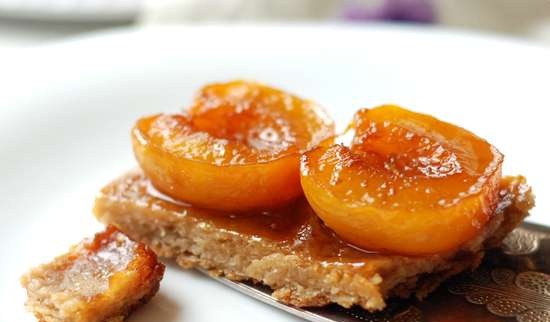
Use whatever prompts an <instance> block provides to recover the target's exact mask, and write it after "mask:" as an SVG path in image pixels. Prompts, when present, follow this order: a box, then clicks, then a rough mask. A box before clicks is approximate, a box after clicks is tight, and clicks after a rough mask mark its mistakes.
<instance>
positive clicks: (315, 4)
mask: <svg viewBox="0 0 550 322" xmlns="http://www.w3.org/2000/svg"><path fill="white" fill-rule="evenodd" d="M304 21H307V22H312V21H324V22H333V23H334V22H358V23H361V22H372V21H394V22H395V21H399V22H405V23H421V24H437V25H442V26H449V27H453V28H461V29H469V30H478V31H490V32H496V33H501V34H507V35H512V36H515V37H519V38H524V39H533V40H536V41H540V42H545V43H550V0H0V49H3V48H18V47H25V46H33V45H39V44H43V43H46V42H50V41H55V40H61V39H63V38H66V37H70V36H76V35H79V34H83V33H86V32H91V31H98V30H102V29H109V28H112V27H120V26H129V25H138V26H149V25H153V24H174V23H193V24H201V23H219V22H235V23H242V22H265V23H269V22H304Z"/></svg>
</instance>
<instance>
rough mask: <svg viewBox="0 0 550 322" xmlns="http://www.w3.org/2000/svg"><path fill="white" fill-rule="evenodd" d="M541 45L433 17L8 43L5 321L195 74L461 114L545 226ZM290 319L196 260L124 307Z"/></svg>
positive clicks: (2, 178)
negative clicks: (201, 270) (143, 123)
mask: <svg viewBox="0 0 550 322" xmlns="http://www.w3.org/2000/svg"><path fill="white" fill-rule="evenodd" d="M549 57H550V49H547V48H542V47H538V46H535V45H529V44H524V43H521V42H519V41H512V40H507V39H498V38H494V37H488V36H476V35H469V34H463V33H457V32H450V31H442V30H437V29H424V28H419V27H397V26H381V25H371V26H365V27H359V26H287V27H276V26H264V27H254V26H209V27H203V28H191V27H168V28H160V29H145V30H121V31H115V32H112V33H108V34H97V35H92V36H89V37H86V38H82V39H76V40H72V41H67V42H63V43H59V44H55V45H52V46H48V47H44V48H40V49H33V50H29V51H24V52H19V53H17V54H15V55H13V56H6V55H4V56H3V57H2V61H1V62H0V71H1V72H0V153H1V154H0V196H1V202H0V216H1V217H0V218H1V224H0V261H1V265H0V285H1V287H0V303H2V310H0V321H33V318H32V316H31V315H30V314H28V313H25V311H24V308H23V302H24V298H25V296H24V291H23V289H22V288H21V287H20V286H19V283H18V278H19V276H20V275H21V274H22V273H23V272H25V271H26V270H27V269H28V268H29V267H30V266H31V265H36V264H38V263H40V262H43V261H47V260H49V259H50V258H51V257H53V256H55V255H56V254H59V253H61V252H63V251H65V250H66V249H67V248H68V246H69V245H70V244H72V243H74V242H77V241H79V240H80V239H81V238H82V237H83V236H85V235H90V234H92V233H93V232H94V231H96V230H98V229H100V228H101V226H100V225H99V224H98V223H96V221H95V219H94V218H93V216H92V214H91V207H92V204H93V200H94V195H95V194H96V192H97V191H98V189H99V188H100V187H101V186H102V185H104V184H106V183H107V182H109V180H111V179H113V178H115V177H116V176H118V175H120V174H121V173H123V172H124V171H126V170H128V169H131V168H134V167H135V166H136V163H135V161H134V159H133V156H132V153H131V149H130V142H129V130H130V128H131V126H132V124H133V122H134V121H135V120H136V119H137V118H138V117H139V116H142V115H146V114H152V113H157V112H161V111H177V110H178V109H180V108H182V107H184V106H185V105H186V104H187V103H188V102H189V100H190V98H191V96H192V94H193V92H194V91H195V90H196V89H197V88H198V87H199V86H201V85H202V84H205V83H207V82H212V81H220V80H228V79H232V78H250V79H256V80H260V81H263V82H266V83H269V84H273V85H275V86H279V87H282V88H284V89H287V90H289V91H292V92H295V93H298V94H300V95H302V96H304V97H309V98H313V99H315V100H316V101H318V102H320V103H321V104H323V105H324V106H326V107H327V109H328V110H329V111H330V113H331V114H332V116H333V117H334V118H335V119H336V120H337V122H339V125H340V127H342V126H343V125H344V124H345V123H346V122H348V121H349V120H350V118H351V116H352V113H353V111H354V110H356V109H357V108H359V107H364V106H374V105H377V104H382V103H388V102H393V103H398V104H401V105H403V106H406V107H409V108H411V109H415V110H417V111H422V112H427V113H431V114H433V115H436V116H438V117H439V118H442V119H444V120H448V121H451V122H454V123H456V124H460V125H461V126H464V127H466V128H468V129H470V130H472V131H474V132H475V133H477V134H479V135H480V136H482V137H485V138H487V139H488V140H489V141H490V142H492V143H493V144H495V145H496V146H497V147H499V149H500V150H501V151H502V152H503V153H504V154H506V164H505V172H506V173H510V174H516V173H522V174H525V175H526V176H527V177H528V178H529V180H530V182H531V183H532V185H533V186H534V187H535V191H536V192H537V195H538V196H539V198H538V200H537V203H538V205H537V207H536V209H535V210H534V211H533V212H532V216H531V217H530V220H531V221H534V222H537V223H542V224H547V225H549V224H550V220H549V219H548V213H549V212H550V201H549V199H548V198H547V196H549V195H550V190H549V188H548V182H550V174H549V171H548V164H550V159H549V152H548V147H549V144H548V142H547V141H548V137H549V136H548V128H549V124H548V122H549V118H548V117H547V116H546V114H545V113H546V111H545V109H548V107H550V92H549V90H548V89H549V84H550V79H549V78H550V59H549ZM221 319H223V320H224V321H258V320H262V321H283V320H294V319H296V318H294V317H292V316H290V315H288V314H286V313H283V312H279V311H277V310H276V309H273V308H271V307H269V306H267V305H265V304H262V303H259V302H256V301H254V300H252V299H249V298H247V297H245V296H243V295H241V294H238V293H237V292H235V291H233V290H231V289H229V288H227V287H225V286H223V285H221V284H219V283H217V282H215V281H212V280H210V279H208V278H207V277H204V276H202V275H200V274H198V273H196V272H193V271H187V272H183V271H179V270H177V269H175V268H174V267H169V269H168V270H167V272H166V277H165V279H164V281H163V283H162V287H161V290H160V293H159V295H158V296H156V297H155V298H154V299H153V301H152V302H151V303H150V304H149V305H147V306H146V307H144V308H142V309H140V310H139V312H138V313H136V314H134V315H133V316H132V318H131V319H130V320H131V321H134V322H136V321H153V320H154V321H166V322H176V321H194V322H200V321H214V320H221Z"/></svg>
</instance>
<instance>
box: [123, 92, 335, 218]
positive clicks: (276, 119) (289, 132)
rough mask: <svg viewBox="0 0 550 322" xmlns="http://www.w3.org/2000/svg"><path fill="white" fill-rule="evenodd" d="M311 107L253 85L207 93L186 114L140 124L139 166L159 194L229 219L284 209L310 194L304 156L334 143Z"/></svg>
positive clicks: (135, 138) (327, 124)
mask: <svg viewBox="0 0 550 322" xmlns="http://www.w3.org/2000/svg"><path fill="white" fill-rule="evenodd" d="M323 113H324V112H323V111H322V110H320V108H319V107H318V106H316V105H314V104H313V103H312V102H309V101H306V100H302V99H300V98H298V97H296V96H292V95H290V94H287V93H284V92H282V91H279V90H276V89H272V88H269V87H267V86H264V85H260V84H257V83H249V82H242V81H236V82H230V83H225V84H214V85H210V86H207V87H205V88H203V89H202V90H201V91H200V92H199V94H198V96H197V98H196V99H195V102H194V104H193V106H192V107H191V108H190V110H189V112H188V113H187V114H176V115H154V116H151V117H147V118H142V119H140V120H139V121H138V122H137V123H136V126H135V127H134V129H133V131H132V142H133V148H134V153H135V155H136V159H137V160H138V163H139V164H140V166H141V168H142V169H143V171H144V172H145V174H146V175H147V176H148V177H149V179H150V180H151V182H152V183H153V185H154V187H155V188H156V189H157V190H159V191H161V192H163V193H165V194H167V195H168V196H170V197H172V198H174V199H177V200H180V201H185V202H188V203H191V204H193V205H196V206H199V207H204V208H213V209H218V210H223V211H229V212H242V211H249V210H255V209H266V208H274V207H278V206H281V205H283V204H285V203H288V202H290V201H292V200H293V199H296V198H298V197H299V196H301V195H302V194H303V192H302V188H301V185H300V175H299V169H300V152H302V151H304V150H306V149H309V148H311V147H312V146H316V145H317V144H319V143H320V142H321V141H322V140H325V139H328V138H330V137H332V135H333V131H334V129H333V128H334V126H333V124H332V122H331V121H330V120H328V119H327V118H326V116H325V115H324V114H323Z"/></svg>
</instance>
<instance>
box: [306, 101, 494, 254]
mask: <svg viewBox="0 0 550 322" xmlns="http://www.w3.org/2000/svg"><path fill="white" fill-rule="evenodd" d="M348 131H349V132H348V133H346V135H345V136H344V137H348V138H350V139H351V142H350V143H349V144H348V145H347V146H346V145H343V144H336V145H333V146H331V147H319V148H316V149H313V150H311V151H309V152H307V153H305V154H304V156H303V158H302V169H301V183H302V187H303V189H304V193H305V196H306V198H307V199H308V201H309V203H310V204H311V206H312V207H313V209H314V210H315V212H316V213H317V215H318V216H319V217H320V218H321V219H322V220H323V221H324V222H325V224H326V225H327V226H328V227H330V228H331V229H332V230H334V231H335V232H336V233H337V234H338V235H339V236H340V237H341V238H343V239H344V240H346V241H348V242H350V243H352V244H354V245H356V246H358V247H360V248H363V249H366V250H372V251H381V252H389V253H397V254H406V255H425V254H435V253H443V252H446V251H451V250H454V249H456V248H458V247H459V246H460V245H462V244H463V243H465V242H466V241H468V240H470V239H472V238H474V237H475V236H477V234H479V233H480V231H481V229H482V228H483V227H484V225H485V224H486V223H487V222H488V220H489V219H490V217H491V215H492V213H493V212H494V209H495V207H496V204H497V201H498V186H499V182H500V180H501V164H502V160H503V156H502V155H501V154H500V153H499V152H498V151H497V150H496V149H495V148H494V147H493V146H491V145H490V144H489V143H487V142H486V141H484V140H483V139H481V138H479V137H477V136H476V135H474V134H472V133H471V132H468V131H467V130H465V129H462V128H460V127H457V126H455V125H452V124H449V123H445V122H443V121H440V120H438V119H436V118H433V117H431V116H428V115H424V114H419V113H414V112H411V111H408V110H405V109H402V108H400V107H397V106H382V107H378V108H374V109H362V110H360V111H358V112H357V114H356V115H355V117H354V119H353V122H352V124H351V125H350V127H349V129H348Z"/></svg>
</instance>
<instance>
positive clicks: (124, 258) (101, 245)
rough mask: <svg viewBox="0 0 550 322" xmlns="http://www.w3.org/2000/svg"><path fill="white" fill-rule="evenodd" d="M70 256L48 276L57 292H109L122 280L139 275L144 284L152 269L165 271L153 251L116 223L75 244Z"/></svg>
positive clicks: (97, 294)
mask: <svg viewBox="0 0 550 322" xmlns="http://www.w3.org/2000/svg"><path fill="white" fill-rule="evenodd" d="M68 256H69V257H68V259H69V260H68V261H67V262H65V263H64V265H63V266H61V267H58V269H56V270H55V271H53V273H51V274H50V276H49V277H48V278H49V279H51V280H52V281H54V282H52V283H51V285H56V289H55V291H72V292H75V294H78V295H79V296H83V297H86V298H92V297H94V298H95V297H97V296H104V295H106V294H107V293H108V292H110V288H111V287H112V285H113V283H117V282H119V281H120V280H122V279H127V278H136V277H137V278H141V279H142V281H141V282H140V283H143V282H145V281H147V280H148V279H150V278H151V271H150V270H151V269H155V270H158V271H163V270H164V267H163V266H162V264H160V263H158V262H157V258H156V255H155V254H154V253H153V252H152V251H151V250H149V249H147V248H146V246H145V245H143V244H139V243H136V242H134V241H132V240H130V239H129V238H128V237H127V236H126V235H124V234H123V233H121V232H120V231H118V230H117V229H116V228H115V227H113V226H109V227H107V228H106V230H105V231H103V232H100V233H97V234H96V235H95V236H94V238H91V239H85V240H84V241H83V242H82V243H80V244H78V245H75V246H74V247H73V249H72V250H71V252H70V253H69V255H68ZM156 266H158V268H157V267H156ZM136 273H137V274H136ZM160 274H161V275H162V273H160ZM55 281H57V282H55Z"/></svg>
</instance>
